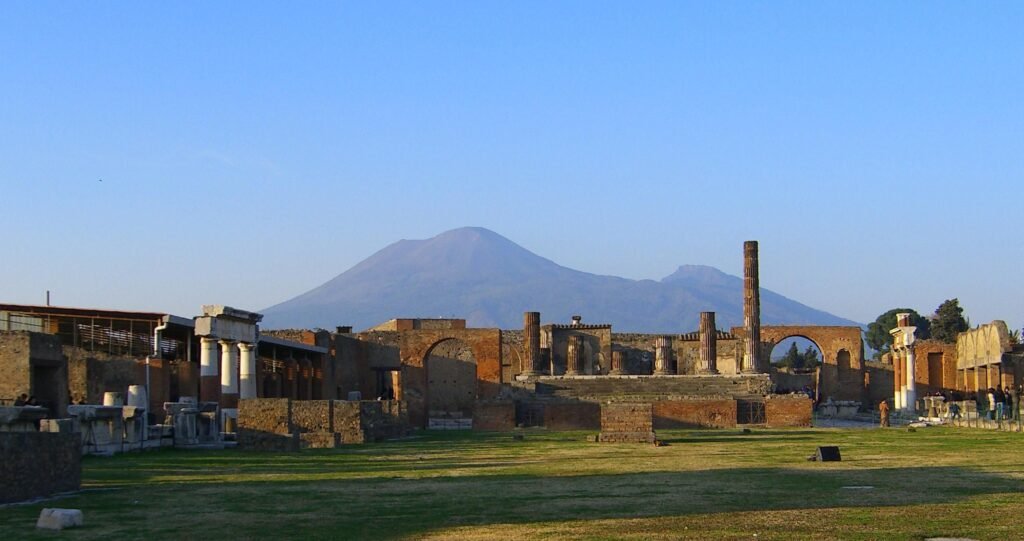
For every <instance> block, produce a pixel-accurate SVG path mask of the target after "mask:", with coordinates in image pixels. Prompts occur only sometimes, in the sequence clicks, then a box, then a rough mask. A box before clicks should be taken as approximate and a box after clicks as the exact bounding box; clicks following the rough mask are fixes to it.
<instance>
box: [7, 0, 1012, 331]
mask: <svg viewBox="0 0 1024 541" xmlns="http://www.w3.org/2000/svg"><path fill="white" fill-rule="evenodd" d="M1021 28H1024V4H1020V3H1010V2H987V3H949V2H903V3H898V4H892V3H883V2H879V3H875V2H857V3H853V2H849V3H838V2H828V3H811V2H804V3H785V2H762V3H753V2H736V3H732V2H706V3H685V2H666V3H653V2H644V3H621V2H620V3H611V2H607V3H604V2H580V3H565V2H559V3H554V2H514V3H513V2H505V3H497V2H410V3H380V2H372V3H365V4H349V3H311V2H309V3H307V2H304V3H300V4H298V5H294V4H283V3H265V4H258V3H216V4H211V3H208V2H207V3H201V2H195V3H186V2H175V3H127V2H125V3H120V2H93V3H71V2H6V3H3V4H2V5H0V219H2V223H3V227H4V230H5V235H4V237H5V242H4V246H5V248H4V251H3V254H4V257H3V258H2V261H3V263H2V264H0V301H3V302H21V303H41V302H43V300H44V298H45V297H44V295H45V293H44V292H45V291H46V290H47V289H49V290H52V291H53V300H54V303H56V304H61V305H78V306H95V307H110V308H124V309H152V310H162V311H163V310H166V311H171V312H173V313H178V314H182V315H192V314H194V313H196V312H197V310H198V306H199V305H200V304H203V303H224V304H231V305H235V306H239V307H242V308H250V309H259V308H263V307H266V306H268V305H271V304H275V303H277V302H280V301H282V300H285V299H287V298H290V297H292V296H294V295H297V294H299V293H301V292H304V291H306V290H308V289H310V288H312V287H314V286H317V285H319V284H321V283H322V282H324V281H326V280H328V279H330V278H331V277H333V276H334V275H336V274H338V273H340V272H342V271H344V270H345V269H347V268H348V267H350V266H351V265H353V264H355V263H357V262H358V261H360V260H362V259H363V258H365V257H367V256H369V255H370V254H372V253H373V252H375V251H376V250H378V249H380V248H382V247H384V246H385V245H387V244H389V243H391V242H393V241H396V240H398V239H401V238H426V237H430V236H433V235H435V234H437V233H440V232H442V231H445V230H447V229H451V228H455V227H459V226H464V225H477V226H483V227H487V228H490V229H493V230H495V231H497V232H498V233H501V234H502V235H505V236H506V237H509V238H510V239H512V240H513V241H515V242H518V243H519V244H521V245H523V246H524V247H526V248H528V249H530V250H532V251H534V252H537V253H538V254H540V255H542V256H545V257H548V258H550V259H553V260H555V261H557V262H558V263H561V264H563V265H566V266H569V267H573V268H577V269H580V270H585V271H589V272H594V273H600V274H615V275H620V276H625V277H629V278H653V279H660V278H661V277H663V276H665V275H668V274H670V273H671V272H672V271H673V270H675V268H676V267H677V266H678V265H680V264H685V263H697V264H708V265H714V266H716V267H719V268H721V269H722V270H724V271H726V272H729V273H732V274H737V275H739V274H741V273H742V242H743V241H744V240H747V239H757V240H759V241H760V242H761V280H762V281H761V283H762V286H764V287H767V288H769V289H772V290H774V291H777V292H779V293H782V294H784V295H786V296H789V297H791V298H794V299H796V300H799V301H801V302H804V303H806V304H809V305H811V306H814V307H817V308H821V309H825V310H827V311H830V312H832V313H835V314H837V315H840V316H843V317H848V318H851V319H855V320H858V321H870V320H873V319H874V318H875V317H876V316H877V315H878V314H880V313H882V312H884V311H885V310H887V309H889V308H891V307H895V306H909V307H912V308H916V309H917V310H918V311H920V312H922V313H930V312H932V311H933V310H934V309H935V308H936V307H937V306H938V305H939V303H941V302H942V301H943V300H944V299H946V298H950V297H959V298H960V301H961V305H962V306H963V307H964V308H965V309H966V312H967V315H968V316H969V317H970V318H971V320H972V322H973V323H982V322H987V321H989V320H992V319H997V318H999V319H1005V320H1007V322H1008V323H1009V324H1010V325H1011V327H1016V328H1020V327H1021V325H1022V324H1024V317H1022V314H1021V311H1022V306H1024V302H1022V301H1024V294H1022V289H1021V287H1020V277H1021V269H1022V268H1024V256H1022V251H1021V249H1020V248H1019V246H1020V242H1021V234H1022V233H1021V229H1022V228H1021V219H1020V212H1019V210H1018V203H1017V201H1019V200H1020V193H1019V192H1020V189H1021V186H1022V184H1024V183H1022V180H1024V100H1022V98H1021V97H1022V96H1024V37H1022V34H1021V32H1020V29H1021ZM99 179H102V182H100V180H99Z"/></svg>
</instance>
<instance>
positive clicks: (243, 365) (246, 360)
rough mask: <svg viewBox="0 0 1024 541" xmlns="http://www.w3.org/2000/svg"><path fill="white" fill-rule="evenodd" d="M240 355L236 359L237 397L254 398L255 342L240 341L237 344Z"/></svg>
mask: <svg viewBox="0 0 1024 541" xmlns="http://www.w3.org/2000/svg"><path fill="white" fill-rule="evenodd" d="M238 349H239V350H240V351H241V356H240V358H239V361H238V374H239V378H238V379H239V381H238V397H239V398H256V396H257V392H256V389H257V388H258V387H259V386H258V385H257V383H256V357H257V349H256V344H249V343H246V342H241V343H239V344H238Z"/></svg>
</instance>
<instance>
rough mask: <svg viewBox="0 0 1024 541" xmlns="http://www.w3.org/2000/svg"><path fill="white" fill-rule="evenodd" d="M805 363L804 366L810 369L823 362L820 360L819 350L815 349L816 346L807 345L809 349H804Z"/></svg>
mask: <svg viewBox="0 0 1024 541" xmlns="http://www.w3.org/2000/svg"><path fill="white" fill-rule="evenodd" d="M803 364H804V368H806V369H808V370H810V369H812V368H817V366H818V365H819V364H821V361H819V360H818V350H817V349H814V346H807V349H805V350H804V354H803Z"/></svg>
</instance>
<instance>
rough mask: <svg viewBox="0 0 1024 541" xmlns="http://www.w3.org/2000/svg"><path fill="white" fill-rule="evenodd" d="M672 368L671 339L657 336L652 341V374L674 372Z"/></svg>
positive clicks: (661, 374)
mask: <svg viewBox="0 0 1024 541" xmlns="http://www.w3.org/2000/svg"><path fill="white" fill-rule="evenodd" d="M674 373H675V372H674V371H673V370H672V339H671V338H669V337H667V336H659V337H658V338H656V339H655V341H654V374H655V375H657V376H665V375H670V374H674Z"/></svg>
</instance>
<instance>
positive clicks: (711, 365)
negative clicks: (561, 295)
mask: <svg viewBox="0 0 1024 541" xmlns="http://www.w3.org/2000/svg"><path fill="white" fill-rule="evenodd" d="M755 244H756V243H755ZM755 252H756V250H755ZM699 335H700V366H699V368H698V372H699V373H701V374H718V373H719V372H718V366H717V358H718V345H717V344H718V331H717V329H716V327H715V313H714V312H701V313H700V328H699ZM523 349H524V350H525V354H526V358H525V360H524V362H523V365H524V366H523V369H522V374H523V375H526V376H537V375H540V374H542V373H543V372H544V368H545V367H544V364H545V363H544V357H545V355H543V353H545V352H543V351H542V349H548V348H541V347H540V312H525V313H524V314H523ZM567 350H568V351H567V355H566V372H565V373H566V375H569V376H574V375H579V374H582V373H583V352H584V346H583V337H582V336H580V335H576V334H573V335H569V338H568V348H567ZM654 352H655V355H654V373H655V374H656V375H669V374H675V373H676V370H675V369H673V365H672V338H671V337H669V336H660V337H658V338H657V339H656V341H655V346H654ZM547 353H548V356H549V357H550V349H548V351H547ZM609 373H610V374H612V375H622V374H625V373H626V370H625V366H624V358H623V353H622V352H621V351H613V352H612V359H611V370H610V372H609Z"/></svg>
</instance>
